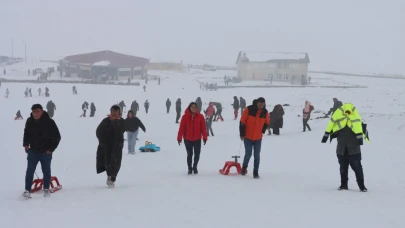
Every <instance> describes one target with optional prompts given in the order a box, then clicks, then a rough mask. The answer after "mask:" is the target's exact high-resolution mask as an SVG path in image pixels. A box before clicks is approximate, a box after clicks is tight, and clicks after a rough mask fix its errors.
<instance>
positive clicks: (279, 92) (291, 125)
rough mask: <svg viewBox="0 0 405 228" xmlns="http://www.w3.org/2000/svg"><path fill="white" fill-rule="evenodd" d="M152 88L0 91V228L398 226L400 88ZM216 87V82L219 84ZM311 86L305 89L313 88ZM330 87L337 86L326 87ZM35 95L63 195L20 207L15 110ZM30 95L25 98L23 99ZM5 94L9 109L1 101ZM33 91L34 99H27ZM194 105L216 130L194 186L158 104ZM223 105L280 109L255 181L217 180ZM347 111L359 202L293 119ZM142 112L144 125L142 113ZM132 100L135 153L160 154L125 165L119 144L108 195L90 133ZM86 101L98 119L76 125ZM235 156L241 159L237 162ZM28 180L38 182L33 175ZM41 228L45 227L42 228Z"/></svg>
mask: <svg viewBox="0 0 405 228" xmlns="http://www.w3.org/2000/svg"><path fill="white" fill-rule="evenodd" d="M161 76H162V78H163V80H162V83H161V86H158V85H157V82H152V81H151V82H150V83H149V84H148V89H147V90H148V91H147V92H143V90H142V88H141V87H139V88H138V87H135V88H134V87H117V86H108V85H80V84H79V85H77V89H78V93H79V95H77V96H74V95H72V92H71V88H72V84H40V85H38V84H25V83H15V84H11V83H2V86H1V88H0V94H1V96H2V97H1V98H0V107H1V109H2V112H0V126H1V132H0V139H1V143H0V151H1V152H2V165H1V166H0V173H1V174H2V175H3V177H2V182H3V186H2V188H0V227H2V228H3V227H4V228H6V227H7V228H9V227H10V228H20V227H43V226H51V227H58V228H65V227H66V228H68V227H69V228H71V227H97V228H104V227H108V228H111V227H135V228H137V227H145V228H149V227H152V228H155V227H156V228H163V227H173V228H174V227H176V228H183V227H184V228H185V227H193V228H200V227H201V228H224V227H255V228H261V227H263V228H269V227H291V228H323V227H328V228H334V227H339V228H340V227H342V226H344V227H347V228H351V227H356V228H358V227H367V228H374V227H375V228H381V227H404V226H405V221H404V220H403V217H402V215H403V205H404V204H405V177H404V175H403V173H404V172H405V154H404V152H403V146H402V144H401V143H400V141H401V138H403V135H404V133H405V122H404V116H405V107H404V104H405V96H404V94H405V81H403V80H393V79H367V80H365V79H364V78H352V77H342V79H344V81H345V82H348V83H353V84H359V85H365V86H368V88H367V89H330V88H329V89H324V88H277V89H274V88H273V89H264V88H263V89H257V88H255V89H246V88H238V89H233V90H230V89H229V90H218V91H202V90H200V89H199V84H198V83H197V82H196V80H195V77H197V75H194V74H181V73H165V74H162V75H161ZM222 77H223V75H222ZM314 80H315V79H314ZM336 80H338V79H336ZM38 86H41V87H42V89H43V90H44V87H45V86H48V88H49V89H50V94H51V97H50V99H52V101H54V103H55V104H56V108H57V110H56V112H55V117H54V120H55V121H56V123H57V124H58V126H59V129H60V131H61V134H62V141H61V143H60V145H59V148H58V149H57V150H56V152H55V153H54V156H53V161H52V174H53V175H55V176H57V177H58V178H59V180H60V181H61V184H62V185H63V189H62V190H61V191H59V192H56V193H54V194H52V196H51V197H50V198H43V197H42V193H35V194H33V198H32V199H31V200H28V201H21V200H19V199H18V196H19V195H20V194H21V193H22V192H23V190H24V176H25V169H26V154H25V152H24V150H23V147H22V137H23V129H24V124H25V120H23V121H14V120H13V119H14V116H15V113H16V112H17V110H21V113H22V115H23V117H24V118H27V117H28V115H29V112H30V107H31V105H32V104H33V103H41V104H42V105H44V106H45V104H46V102H47V101H48V100H49V99H48V98H44V97H38V96H37V94H36V91H37V89H38ZM26 87H32V89H33V95H34V96H33V97H32V98H24V89H25V88H26ZM6 88H9V90H10V98H9V99H5V98H4V94H5V90H6ZM34 91H35V92H34ZM198 96H200V97H202V100H203V102H204V103H205V105H204V107H206V104H207V102H209V101H220V102H222V104H223V106H224V110H223V116H224V118H225V121H224V122H219V123H214V125H213V130H214V133H215V136H214V137H209V139H208V142H207V145H205V146H203V147H202V155H201V160H200V164H199V172H200V174H199V175H198V176H188V175H187V174H186V173H187V167H186V151H185V148H184V145H183V144H182V146H179V145H178V144H177V142H176V136H177V130H178V125H177V124H175V112H174V106H172V109H171V112H170V114H166V112H165V101H166V99H167V98H170V99H171V101H172V103H173V104H174V102H175V100H176V99H177V98H181V99H182V101H183V105H182V106H183V111H184V109H185V108H186V107H187V105H188V103H189V102H190V101H194V100H195V99H196V98H197V97H198ZM233 96H238V97H240V96H242V97H244V98H245V99H246V100H247V102H249V103H250V102H251V101H252V100H253V99H254V98H257V97H259V96H263V97H265V98H266V101H267V104H268V109H272V107H273V106H274V105H275V104H278V103H281V104H285V103H287V104H290V105H291V106H289V107H285V113H286V114H285V116H284V128H283V129H282V130H281V135H280V136H267V135H265V136H264V137H263V143H262V152H261V166H260V175H261V179H259V180H255V179H253V178H252V175H251V173H252V165H253V158H252V159H251V167H249V175H248V176H246V177H242V176H223V175H220V174H219V172H218V170H219V169H220V168H222V166H223V165H224V162H225V161H227V160H230V157H231V156H232V155H235V154H239V150H240V145H241V143H240V140H239V132H238V126H239V122H238V121H236V120H232V115H233V111H232V107H231V103H232V101H233V99H232V97H233ZM333 97H337V98H339V99H340V100H342V101H343V102H352V103H354V104H355V105H356V107H357V108H358V110H359V112H360V114H361V115H362V117H363V119H364V120H365V121H366V122H367V123H368V124H369V132H370V138H371V143H370V144H366V145H364V146H363V147H362V149H363V167H364V172H365V180H366V186H367V187H368V189H369V192H367V193H361V192H359V191H358V187H357V184H356V182H355V177H354V174H353V172H352V171H350V177H349V178H350V181H349V188H350V189H351V190H350V191H343V192H341V191H337V190H336V188H337V187H338V186H339V184H340V178H339V166H338V162H337V158H336V154H335V148H336V141H335V140H334V141H333V142H332V144H329V143H327V144H321V143H320V141H321V138H322V136H323V133H324V131H325V128H326V125H327V123H328V120H327V119H315V118H316V117H318V116H320V115H321V113H314V114H313V115H312V118H313V120H311V121H310V122H309V124H310V125H311V127H312V129H313V131H312V132H306V133H303V132H301V131H302V121H301V118H300V117H298V115H300V114H301V113H302V109H303V105H304V102H305V101H306V100H310V101H311V102H312V104H313V105H314V106H315V111H320V112H325V111H328V110H329V108H330V107H331V106H332V98H333ZM146 99H148V100H149V102H150V105H151V106H150V110H149V114H148V115H146V114H145V111H144V109H143V102H145V100H146ZM121 100H124V101H125V102H126V104H127V106H129V105H130V103H131V102H132V101H133V100H137V101H138V103H140V104H141V110H140V112H139V114H138V116H139V118H140V119H141V120H142V121H143V122H144V123H145V125H146V128H147V133H143V132H142V133H141V134H140V135H139V139H140V140H139V141H138V143H137V146H136V148H139V146H141V144H143V142H144V141H146V140H148V141H152V142H153V143H156V144H157V145H158V146H161V148H162V150H161V152H157V153H142V154H141V153H137V154H136V155H134V156H131V155H127V154H126V152H127V150H126V144H125V146H124V154H125V156H123V162H122V167H121V171H120V173H119V176H118V178H117V183H116V187H115V188H114V189H108V188H106V185H105V179H106V176H105V174H100V175H97V174H96V170H95V164H96V163H95V162H96V149H97V139H96V136H95V130H96V127H97V125H98V124H99V123H100V121H101V120H102V119H103V118H104V117H105V116H106V115H107V114H108V112H109V108H110V107H111V105H112V104H115V103H117V102H118V101H121ZM84 101H87V102H89V103H90V102H94V103H95V105H96V107H97V112H96V117H94V118H79V116H80V114H81V104H82V103H83V102H84ZM243 154H244V152H243V146H242V150H241V151H240V155H242V156H243ZM37 173H38V174H39V175H40V176H42V173H41V168H40V166H39V165H38V167H37ZM44 223H45V224H44Z"/></svg>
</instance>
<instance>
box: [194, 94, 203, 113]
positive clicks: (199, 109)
mask: <svg viewBox="0 0 405 228" xmlns="http://www.w3.org/2000/svg"><path fill="white" fill-rule="evenodd" d="M195 103H196V104H197V109H198V111H199V112H201V111H202V100H201V97H197V100H196V101H195Z"/></svg>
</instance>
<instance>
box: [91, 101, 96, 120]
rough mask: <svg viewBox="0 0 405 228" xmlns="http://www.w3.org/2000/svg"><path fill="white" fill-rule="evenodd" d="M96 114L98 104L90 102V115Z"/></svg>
mask: <svg viewBox="0 0 405 228" xmlns="http://www.w3.org/2000/svg"><path fill="white" fill-rule="evenodd" d="M94 114H96V106H95V105H94V103H93V102H91V104H90V117H94Z"/></svg>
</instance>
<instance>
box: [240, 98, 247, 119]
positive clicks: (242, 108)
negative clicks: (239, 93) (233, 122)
mask: <svg viewBox="0 0 405 228" xmlns="http://www.w3.org/2000/svg"><path fill="white" fill-rule="evenodd" d="M239 100H240V115H241V116H242V113H243V110H245V108H246V100H245V99H244V98H243V97H240V98H239Z"/></svg>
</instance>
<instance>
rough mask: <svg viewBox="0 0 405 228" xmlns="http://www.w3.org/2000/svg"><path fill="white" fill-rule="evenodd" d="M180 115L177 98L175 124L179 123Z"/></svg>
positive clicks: (179, 103)
mask: <svg viewBox="0 0 405 228" xmlns="http://www.w3.org/2000/svg"><path fill="white" fill-rule="evenodd" d="M180 115H181V99H180V98H179V99H177V101H176V123H179V119H180Z"/></svg>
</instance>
